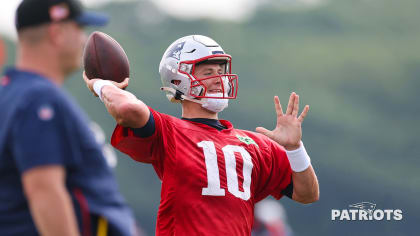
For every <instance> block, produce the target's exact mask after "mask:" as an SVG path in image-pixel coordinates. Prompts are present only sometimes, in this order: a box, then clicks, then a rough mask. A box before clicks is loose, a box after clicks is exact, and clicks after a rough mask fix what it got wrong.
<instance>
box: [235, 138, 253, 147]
mask: <svg viewBox="0 0 420 236" xmlns="http://www.w3.org/2000/svg"><path fill="white" fill-rule="evenodd" d="M236 137H237V138H238V139H239V141H241V142H243V143H245V144H247V145H251V144H254V145H255V146H257V147H258V144H257V143H256V142H255V141H254V140H253V139H252V138H250V137H242V136H239V135H236Z"/></svg>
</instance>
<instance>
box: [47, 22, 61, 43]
mask: <svg viewBox="0 0 420 236" xmlns="http://www.w3.org/2000/svg"><path fill="white" fill-rule="evenodd" d="M63 31H64V29H63V27H62V25H61V24H59V23H51V24H50V25H49V26H48V40H49V43H50V44H51V45H53V46H60V45H62V44H63V43H64V34H63Z"/></svg>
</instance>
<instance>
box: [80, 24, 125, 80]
mask: <svg viewBox="0 0 420 236" xmlns="http://www.w3.org/2000/svg"><path fill="white" fill-rule="evenodd" d="M83 64H84V68H85V72H86V76H87V77H88V78H89V79H94V78H99V79H104V80H112V81H115V82H122V81H124V79H125V78H127V77H129V76H130V64H129V61H128V58H127V55H126V54H125V52H124V49H123V48H122V47H121V45H120V44H119V43H118V42H117V41H116V40H115V39H113V38H112V37H111V36H109V35H107V34H105V33H103V32H99V31H95V32H93V33H92V34H91V35H90V36H89V38H88V40H87V42H86V45H85V49H84V54H83Z"/></svg>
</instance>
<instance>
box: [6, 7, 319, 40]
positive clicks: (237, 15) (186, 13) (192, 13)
mask: <svg viewBox="0 0 420 236" xmlns="http://www.w3.org/2000/svg"><path fill="white" fill-rule="evenodd" d="M0 1H1V3H0V35H1V36H2V37H7V38H9V39H15V38H16V33H15V28H14V17H15V16H14V15H15V11H16V8H17V6H18V5H19V3H20V2H21V0H0ZM81 1H82V2H83V4H84V5H85V6H86V7H97V6H100V5H102V4H106V3H108V2H111V1H112V2H123V1H148V0H81ZM149 1H150V2H152V3H153V4H154V5H155V6H156V7H157V8H158V9H159V10H161V11H163V12H165V13H166V14H168V15H171V16H173V17H177V18H181V19H185V20H194V19H197V18H213V19H214V18H215V19H220V20H228V21H243V20H246V19H248V18H249V17H251V16H252V14H253V13H254V12H255V10H256V9H257V7H258V6H259V5H263V4H267V3H269V2H276V3H275V4H276V5H278V6H280V5H281V6H290V5H305V6H313V5H318V4H319V3H322V2H325V1H326V0H176V1H175V0H149ZM221 6H222V7H221Z"/></svg>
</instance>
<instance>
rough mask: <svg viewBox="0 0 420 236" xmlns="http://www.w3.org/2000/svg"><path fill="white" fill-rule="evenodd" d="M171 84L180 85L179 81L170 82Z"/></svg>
mask: <svg viewBox="0 0 420 236" xmlns="http://www.w3.org/2000/svg"><path fill="white" fill-rule="evenodd" d="M171 83H172V84H175V85H179V84H180V83H181V80H174V79H173V80H171Z"/></svg>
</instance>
